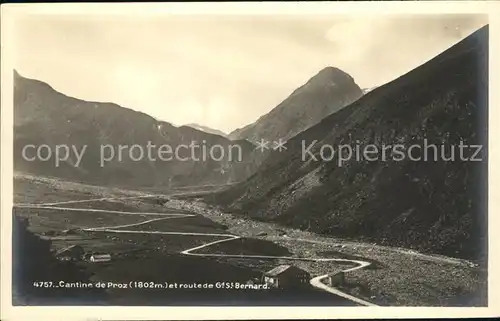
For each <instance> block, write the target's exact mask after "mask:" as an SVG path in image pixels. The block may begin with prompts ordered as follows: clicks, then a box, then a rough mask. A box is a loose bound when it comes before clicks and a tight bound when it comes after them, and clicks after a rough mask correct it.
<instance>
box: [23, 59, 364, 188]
mask: <svg viewBox="0 0 500 321" xmlns="http://www.w3.org/2000/svg"><path fill="white" fill-rule="evenodd" d="M14 84H15V88H14V107H15V108H14V113H15V114H14V129H15V142H14V146H15V169H16V170H18V171H26V172H30V173H34V174H41V175H49V176H56V177H64V178H69V179H77V180H83V181H89V182H92V183H97V184H121V185H123V184H125V185H131V186H142V185H148V186H150V185H153V186H164V185H171V184H175V185H186V184H187V185H200V184H224V183H234V182H237V181H241V180H244V179H245V178H247V177H248V176H250V175H251V174H252V173H253V172H254V170H255V169H256V168H257V167H258V166H259V165H260V164H261V162H262V161H263V160H264V159H265V158H266V157H267V155H268V154H269V152H268V151H265V152H261V151H256V150H255V146H254V145H253V144H252V143H251V142H250V141H249V140H251V139H255V138H257V136H259V137H260V136H261V130H262V131H263V132H262V135H263V137H267V138H269V139H272V138H275V137H285V138H288V137H291V136H292V135H294V134H295V133H298V132H300V131H302V130H303V129H305V128H307V127H308V126H309V125H311V124H313V123H315V122H317V121H319V120H320V118H321V117H323V116H324V115H327V114H329V113H331V112H333V111H335V110H337V109H339V108H342V107H343V106H344V105H346V104H348V103H349V102H350V101H352V100H355V99H357V98H358V97H359V96H361V94H362V93H361V90H360V89H359V87H358V86H357V85H356V84H355V83H354V80H353V79H352V78H351V77H350V76H349V75H347V74H346V73H344V72H342V71H340V70H339V69H336V68H332V67H328V68H325V69H323V70H322V71H320V72H319V73H318V74H317V75H316V76H314V77H313V78H311V79H310V80H309V81H308V82H307V83H306V84H305V85H304V86H301V87H300V88H298V89H297V90H295V91H294V92H293V93H292V94H291V95H290V96H289V97H288V98H287V99H286V100H285V101H284V102H283V103H282V104H280V105H279V106H277V107H276V108H274V109H273V110H272V111H271V112H270V113H269V114H267V115H265V116H263V117H262V118H261V120H259V121H257V122H256V123H254V124H252V125H249V126H247V127H248V130H245V133H246V134H241V135H235V134H234V133H233V134H232V137H231V139H228V138H227V135H226V134H225V133H223V132H221V131H218V130H215V129H211V128H209V127H206V126H203V125H199V124H194V123H191V124H189V125H185V126H180V127H175V126H173V125H172V124H170V123H168V122H163V121H158V120H156V119H154V118H152V117H150V116H149V115H146V114H144V113H141V112H137V111H134V110H131V109H128V108H124V107H121V106H118V105H116V104H113V103H101V102H90V101H84V100H79V99H76V98H72V97H68V96H66V95H64V94H62V93H59V92H57V91H56V90H54V89H53V88H52V87H51V86H50V85H48V84H46V83H44V82H42V81H38V80H34V79H28V78H25V77H22V76H21V75H19V74H18V73H17V72H15V74H14ZM250 128H251V129H250ZM250 133H252V134H250ZM247 134H248V135H247ZM282 135H283V136H282ZM247 136H248V139H247V138H246V137H247ZM148 141H150V142H152V143H153V144H154V145H155V146H160V145H162V144H168V145H170V146H173V147H176V146H179V145H183V144H188V145H189V144H190V143H191V142H192V141H196V142H198V143H201V142H206V145H207V146H213V145H222V146H225V148H226V150H227V149H228V148H229V146H234V145H241V147H242V156H243V157H242V159H241V160H238V161H234V160H233V161H228V160H223V161H222V162H219V161H214V160H207V161H204V162H197V161H194V162H191V161H176V160H172V161H168V162H164V161H158V160H157V161H154V162H152V161H149V160H148V159H146V158H143V159H142V160H140V161H134V160H133V159H130V158H129V157H125V159H122V160H119V161H118V160H116V159H113V160H112V161H110V162H107V163H106V164H105V167H102V166H101V164H100V163H101V155H102V153H101V150H100V148H101V146H104V145H108V144H109V145H111V146H114V149H117V148H118V145H128V146H129V147H130V146H132V145H140V146H142V147H143V149H144V150H145V148H146V146H147V143H148ZM30 144H32V145H36V146H40V145H43V144H47V145H48V146H51V148H52V150H54V149H55V148H56V146H57V145H62V144H66V145H68V146H75V148H77V150H81V148H83V146H85V145H86V146H87V149H86V150H85V153H84V154H83V158H82V160H81V161H80V162H79V160H78V157H76V156H75V155H70V156H69V157H68V158H67V159H65V160H64V161H62V162H61V164H59V166H57V167H56V166H54V160H50V161H46V162H44V161H26V160H25V159H24V158H23V157H22V152H23V147H24V146H26V145H30ZM106 151H107V150H106ZM136 152H138V151H136ZM125 153H126V155H129V154H127V153H129V150H125ZM185 153H187V151H186V152H185ZM76 165H78V166H76ZM219 169H220V172H218V170H219Z"/></svg>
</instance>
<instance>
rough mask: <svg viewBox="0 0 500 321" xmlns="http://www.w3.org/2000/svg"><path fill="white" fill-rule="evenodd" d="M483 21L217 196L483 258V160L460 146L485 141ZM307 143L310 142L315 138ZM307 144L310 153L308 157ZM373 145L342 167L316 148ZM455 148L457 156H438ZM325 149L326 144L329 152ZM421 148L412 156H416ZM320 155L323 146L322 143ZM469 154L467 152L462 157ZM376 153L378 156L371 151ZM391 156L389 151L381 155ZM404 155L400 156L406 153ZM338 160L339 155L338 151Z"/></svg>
mask: <svg viewBox="0 0 500 321" xmlns="http://www.w3.org/2000/svg"><path fill="white" fill-rule="evenodd" d="M487 54H488V27H487V26H486V27H484V28H482V29H480V30H479V31H477V32H475V33H474V34H472V35H470V36H469V37H468V38H466V39H465V40H463V41H461V42H460V43H458V44H456V45H455V46H453V47H452V48H450V49H448V50H447V51H445V52H444V53H442V54H440V55H439V56H437V57H435V58H434V59H432V60H431V61H429V62H427V63H425V64H424V65H422V66H420V67H418V68H416V69H415V70H413V71H411V72H409V73H408V74H406V75H404V76H402V77H400V78H399V79H396V80H394V81H393V82H391V83H389V84H387V85H384V86H381V87H378V88H376V89H374V90H373V91H371V92H369V93H368V94H366V95H365V96H363V97H362V98H360V99H359V100H357V101H356V102H354V103H353V104H352V105H350V106H348V107H346V108H344V109H342V110H340V111H338V112H336V113H335V114H333V115H330V116H328V117H327V118H325V119H324V120H323V121H321V122H320V123H319V124H317V125H316V126H314V127H312V128H310V129H308V130H306V131H304V132H302V133H300V134H299V135H297V136H296V137H294V138H293V139H291V140H289V141H288V143H287V147H288V150H287V151H285V152H282V153H277V152H274V153H275V154H276V155H275V156H274V157H269V158H267V159H266V161H265V162H264V163H263V164H262V165H261V166H260V168H259V170H258V171H257V172H256V174H254V175H253V176H252V177H250V178H249V179H248V180H247V181H245V182H243V183H241V184H238V185H236V186H235V187H233V188H231V189H229V190H227V191H225V192H223V193H220V194H217V195H216V201H218V202H219V203H220V204H225V205H227V206H229V207H230V208H231V209H232V210H237V211H239V212H241V213H243V214H244V215H248V216H252V217H255V218H258V219H262V220H270V221H276V222H281V223H283V224H286V225H291V226H295V227H299V228H302V229H308V230H312V231H316V232H320V233H325V234H329V235H334V236H342V237H347V238H354V239H364V240H371V241H375V242H377V243H381V244H387V245H393V246H403V247H408V248H414V249H417V250H421V251H430V252H436V253H442V254H446V255H450V256H458V257H465V258H471V259H485V258H486V249H487V247H486V242H487V237H488V236H487V228H486V226H487V206H486V201H487V198H486V195H487V190H486V189H487V172H486V170H487V161H486V150H485V149H484V148H483V149H482V150H481V153H480V154H478V155H477V156H476V159H477V158H482V160H483V161H478V162H474V161H463V160H460V155H459V151H458V146H459V144H460V142H461V141H462V142H463V144H465V145H484V146H485V147H486V146H487V109H488V101H487V97H488V82H487V81H488V60H487ZM425 140H427V145H431V144H435V145H437V146H438V149H437V150H434V149H433V148H430V149H428V153H427V161H425V160H410V159H409V157H408V156H406V157H405V158H404V159H399V157H396V156H397V155H396V153H394V154H393V156H395V157H394V158H391V157H386V159H387V161H382V160H380V159H381V158H382V153H381V150H382V147H383V146H394V145H396V144H401V145H403V146H404V148H405V150H406V152H407V149H408V148H409V147H410V146H412V145H414V144H415V145H419V146H421V147H423V146H424V141H425ZM314 141H317V142H316V143H315V144H314ZM303 143H305V149H307V147H308V146H310V145H311V144H313V147H312V148H311V149H310V151H311V153H312V154H313V155H315V157H317V158H318V161H315V160H313V159H312V157H311V156H310V155H309V154H307V153H305V156H306V157H305V160H303V159H302V151H303V146H302V144H303ZM325 144H328V145H331V146H333V147H334V148H335V149H336V150H337V149H338V148H337V146H338V145H342V144H347V145H350V146H351V147H352V148H353V150H354V148H355V146H356V145H359V146H361V150H363V148H365V146H366V145H369V144H374V145H375V146H376V148H377V149H378V150H379V153H378V154H377V153H376V154H373V153H371V154H369V157H370V158H371V159H373V157H376V158H378V160H367V159H360V160H357V159H356V157H355V156H353V157H352V158H351V159H349V160H348V161H346V162H345V163H343V164H342V166H339V164H338V162H337V160H338V158H337V157H334V159H333V160H332V161H327V160H322V159H321V158H320V153H321V147H322V146H323V145H325ZM441 145H444V146H445V156H446V157H450V155H451V151H450V149H451V148H452V146H455V147H456V148H457V150H456V151H455V160H449V161H445V160H443V158H442V157H441V156H439V157H437V160H434V157H435V156H437V155H436V154H435V151H437V152H438V154H439V155H441V147H440V146H441ZM326 151H328V150H326ZM418 151H419V150H418V149H417V150H413V152H412V157H413V158H414V159H416V158H418V157H419V155H420V156H422V155H423V152H422V153H421V154H418ZM323 153H324V154H323V155H324V156H325V155H326V157H325V158H324V159H327V157H328V156H329V153H328V152H325V149H323ZM472 154H474V150H469V149H466V150H465V152H464V157H466V158H469V157H471V156H472ZM374 155H375V156H374ZM388 155H390V153H389V154H388ZM406 155H407V154H406ZM335 156H337V155H335Z"/></svg>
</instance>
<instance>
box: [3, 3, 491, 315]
mask: <svg viewBox="0 0 500 321" xmlns="http://www.w3.org/2000/svg"><path fill="white" fill-rule="evenodd" d="M116 5H117V6H119V4H116ZM297 5H298V6H300V5H305V4H304V3H300V4H297ZM53 6H54V7H55V5H53ZM82 6H83V5H82ZM112 6H113V5H112ZM41 7H42V8H43V6H41ZM47 8H48V7H47ZM56 8H57V7H56ZM96 8H97V7H96ZM115 8H116V7H115ZM165 8H166V10H165V11H162V12H156V13H154V12H151V14H139V13H137V14H134V13H133V12H129V13H127V14H126V13H120V11H116V12H115V13H113V11H102V12H99V11H98V10H97V9H96V10H95V12H92V11H90V10H88V11H87V10H83V11H81V12H78V11H77V10H74V11H72V13H68V14H65V13H60V12H56V11H55V10H54V11H53V12H51V11H50V10H45V11H44V10H41V11H40V12H37V11H33V12H30V11H28V10H26V12H24V11H23V10H21V9H19V10H18V11H19V13H17V14H16V15H15V19H10V20H9V22H10V23H9V25H8V27H9V28H8V30H9V39H10V40H9V42H6V41H5V42H4V40H2V50H7V49H8V50H9V53H10V57H9V62H10V63H9V65H8V66H9V68H4V66H6V65H4V61H2V80H4V79H5V78H6V77H8V78H9V81H8V82H4V81H2V95H3V94H4V93H5V92H9V95H11V98H12V99H11V102H10V103H11V104H12V106H6V105H5V104H4V102H5V100H3V101H2V230H3V231H4V229H7V228H8V229H9V236H8V241H9V242H10V243H9V244H8V247H9V252H11V257H9V258H8V259H7V260H8V261H4V262H9V264H8V265H9V266H8V268H9V269H10V268H11V274H9V275H10V276H11V278H10V281H9V282H10V284H4V285H7V287H11V291H10V292H9V293H10V295H9V297H8V298H7V299H8V300H11V304H12V307H13V308H15V307H48V306H55V307H75V306H80V307H89V306H98V307H185V308H190V307H194V306H196V307H221V308H223V307H280V308H281V309H284V310H285V311H286V309H287V308H289V307H318V308H320V307H349V308H356V309H357V310H363V307H444V308H447V307H448V308H453V307H460V308H466V307H476V308H487V307H489V306H491V305H492V304H493V302H492V300H493V299H492V297H491V293H492V292H491V288H489V283H488V281H489V273H490V272H491V271H490V270H489V269H488V266H489V259H491V256H492V255H493V253H492V248H491V246H490V243H489V237H490V236H491V235H490V234H491V232H490V233H489V232H488V231H489V224H488V222H489V217H488V211H489V210H490V212H491V209H490V205H491V202H489V201H488V194H489V193H491V190H489V185H488V183H489V177H490V176H489V167H491V166H489V165H491V160H490V159H489V154H490V153H489V148H488V146H489V142H490V141H491V140H492V139H493V136H492V134H491V130H492V127H494V125H493V123H491V119H489V116H488V115H489V110H490V109H491V108H494V106H492V105H491V103H490V98H489V97H490V91H492V90H494V88H491V86H490V82H489V79H490V78H489V77H490V76H491V75H490V72H489V70H490V68H489V67H490V63H491V59H492V57H491V55H490V54H489V52H490V51H489V50H490V39H492V37H493V36H492V35H491V31H490V23H491V21H490V16H489V14H488V13H487V12H477V13H474V12H445V11H444V10H443V11H442V12H434V13H418V12H417V13H412V12H410V11H408V12H399V13H395V14H383V13H380V11H377V12H374V13H367V12H366V11H365V12H364V13H363V14H355V13H354V12H353V13H347V12H345V11H338V12H335V11H334V10H327V11H324V12H322V11H321V10H317V11H316V12H315V13H310V12H304V13H300V10H296V11H294V14H279V12H276V11H270V12H268V13H267V14H259V13H251V12H244V11H242V12H241V13H239V14H238V13H231V14H218V13H217V12H208V13H200V12H197V13H196V14H195V13H192V14H190V13H189V12H188V13H186V12H183V13H182V14H175V13H171V12H169V11H168V8H169V7H168V4H165ZM2 9H4V8H2ZM12 9H15V8H12ZM2 11H3V10H2ZM5 11H7V10H5ZM12 11H14V10H12ZM3 14H4V12H2V20H3V19H4V15H3ZM4 26H7V23H5V25H4V24H2V28H3V27H4ZM5 32H6V31H5ZM6 33H7V32H6ZM497 37H498V35H497ZM2 38H3V37H2ZM4 44H5V46H4ZM6 48H7V49H6ZM2 60H4V58H2ZM5 75H7V76H5ZM8 108H9V110H10V111H9V112H7V111H6V110H7V109H8ZM6 115H8V116H6ZM6 117H8V118H9V120H7V119H6ZM7 121H8V123H6V122H7ZM10 122H11V123H10ZM6 124H7V125H6ZM8 124H11V126H10V127H9V128H10V129H9V128H5V126H8ZM490 124H491V125H490ZM8 130H11V133H9V134H6V133H8ZM5 135H7V136H5ZM6 137H7V138H8V139H7V138H6ZM9 137H10V138H9ZM6 144H9V146H10V147H8V146H7V145H6ZM6 155H7V156H6ZM10 167H11V168H10ZM8 170H10V171H11V173H12V176H6V175H4V174H5V173H7V171H8ZM4 181H8V182H6V183H5V184H4ZM5 186H11V189H8V190H5V189H4V187H5ZM7 191H9V194H8V193H7ZM6 199H12V203H10V205H9V206H4V205H7V204H4V200H6ZM493 201H494V200H493ZM4 211H5V212H4ZM3 223H5V224H3ZM490 231H492V230H491V229H490ZM3 248H4V247H2V249H3ZM4 259H5V258H4V256H3V255H2V260H4ZM3 265H4V264H2V269H3V268H4V266H3ZM2 280H3V278H2ZM489 290H490V292H489ZM489 293H490V295H489ZM82 317H83V315H82ZM163 317H165V316H163Z"/></svg>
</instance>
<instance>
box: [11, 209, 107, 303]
mask: <svg viewBox="0 0 500 321" xmlns="http://www.w3.org/2000/svg"><path fill="white" fill-rule="evenodd" d="M28 225H29V223H28V221H27V220H25V219H23V218H20V217H18V216H13V225H12V237H13V239H12V244H13V247H14V248H13V251H12V254H13V257H12V296H13V297H12V303H13V305H51V304H54V303H56V302H57V303H58V304H61V303H63V304H68V305H71V304H72V305H75V304H79V305H82V304H84V305H86V304H99V303H101V302H103V300H104V299H105V298H106V296H105V295H106V294H105V293H104V291H103V290H102V289H96V288H86V289H81V288H56V285H58V284H59V282H60V281H64V282H67V283H71V282H75V283H76V282H82V283H86V282H90V277H91V274H89V273H88V272H85V271H83V270H82V269H80V268H78V266H77V265H76V264H75V263H74V262H70V261H67V262H61V261H58V260H57V259H56V258H55V257H54V256H53V254H52V253H51V251H50V247H51V242H50V241H47V240H42V239H40V238H39V237H38V236H37V235H35V234H33V233H32V232H30V231H29V230H28ZM34 282H37V284H39V283H41V282H46V283H49V282H52V283H53V284H54V287H53V288H49V287H46V288H44V287H42V286H36V285H34Z"/></svg>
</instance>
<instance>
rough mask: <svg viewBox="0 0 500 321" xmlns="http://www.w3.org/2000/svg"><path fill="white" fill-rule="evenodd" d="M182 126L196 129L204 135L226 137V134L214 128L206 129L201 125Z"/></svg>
mask: <svg viewBox="0 0 500 321" xmlns="http://www.w3.org/2000/svg"><path fill="white" fill-rule="evenodd" d="M184 126H188V127H191V128H194V129H197V130H199V131H202V132H205V133H209V134H214V135H219V136H222V137H227V134H226V133H224V132H223V131H221V130H218V129H214V128H210V127H207V126H203V125H199V124H195V123H191V124H187V125H184Z"/></svg>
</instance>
